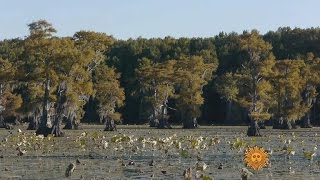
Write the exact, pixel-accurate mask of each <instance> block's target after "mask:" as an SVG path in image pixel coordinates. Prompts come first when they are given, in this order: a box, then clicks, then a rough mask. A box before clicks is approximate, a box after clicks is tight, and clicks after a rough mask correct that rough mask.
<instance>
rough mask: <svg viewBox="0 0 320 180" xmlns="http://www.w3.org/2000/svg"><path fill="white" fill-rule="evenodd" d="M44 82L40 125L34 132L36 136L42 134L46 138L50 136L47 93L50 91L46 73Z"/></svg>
mask: <svg viewBox="0 0 320 180" xmlns="http://www.w3.org/2000/svg"><path fill="white" fill-rule="evenodd" d="M46 76H47V78H46V81H45V91H44V97H43V104H42V116H41V118H40V125H39V127H38V129H37V131H36V134H37V135H39V134H42V135H44V136H48V135H49V134H51V119H50V115H49V109H50V105H49V91H50V80H49V78H48V72H47V73H46Z"/></svg>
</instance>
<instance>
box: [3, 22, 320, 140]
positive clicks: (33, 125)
mask: <svg viewBox="0 0 320 180" xmlns="http://www.w3.org/2000/svg"><path fill="white" fill-rule="evenodd" d="M28 28H29V31H30V34H29V35H28V36H27V37H25V38H23V39H20V38H15V39H6V40H2V41H0V127H2V128H11V126H12V124H18V123H21V122H28V123H29V127H28V129H31V130H36V133H37V134H43V135H45V136H47V135H48V134H54V135H55V136H61V135H62V130H61V129H62V128H64V129H76V128H79V127H80V126H81V123H82V122H85V123H105V125H106V127H105V130H115V129H116V125H115V124H116V123H124V124H149V125H150V126H151V127H157V128H171V125H172V124H182V125H183V128H196V127H197V126H198V124H204V125H206V124H208V125H212V124H213V125H249V128H248V132H247V134H248V135H249V136H259V135H260V131H259V129H260V128H264V126H265V125H272V126H273V128H276V129H291V128H296V127H297V126H300V127H302V128H311V127H312V126H314V125H318V124H319V122H320V120H319V118H320V117H319V115H320V112H319V98H318V96H319V95H318V91H319V87H320V58H319V57H320V28H308V29H300V28H294V29H291V28H289V27H281V28H279V29H278V30H277V31H269V32H268V33H266V34H264V35H262V34H259V32H258V31H256V30H252V31H244V32H243V33H242V34H238V33H223V32H222V33H220V34H218V35H216V36H214V37H208V38H178V39H177V38H173V37H165V38H152V39H145V38H137V39H128V40H117V39H115V38H114V37H112V36H110V35H107V34H105V33H100V32H93V31H79V32H76V33H75V34H74V35H73V36H72V37H57V36H55V33H56V29H55V28H54V27H53V26H52V25H51V24H50V23H49V22H47V21H45V20H39V21H35V22H32V23H30V24H29V25H28Z"/></svg>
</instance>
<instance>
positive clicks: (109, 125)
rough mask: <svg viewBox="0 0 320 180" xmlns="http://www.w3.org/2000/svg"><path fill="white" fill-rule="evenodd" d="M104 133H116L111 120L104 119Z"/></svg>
mask: <svg viewBox="0 0 320 180" xmlns="http://www.w3.org/2000/svg"><path fill="white" fill-rule="evenodd" d="M104 130H105V131H116V130H117V127H116V123H115V122H114V120H113V119H109V118H106V128H105V129H104Z"/></svg>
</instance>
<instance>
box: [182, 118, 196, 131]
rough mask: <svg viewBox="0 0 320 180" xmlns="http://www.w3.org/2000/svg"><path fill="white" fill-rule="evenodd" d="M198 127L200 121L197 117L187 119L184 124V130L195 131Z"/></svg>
mask: <svg viewBox="0 0 320 180" xmlns="http://www.w3.org/2000/svg"><path fill="white" fill-rule="evenodd" d="M197 127H198V121H197V118H195V117H190V118H187V120H186V121H185V122H184V123H183V128H184V129H194V128H197Z"/></svg>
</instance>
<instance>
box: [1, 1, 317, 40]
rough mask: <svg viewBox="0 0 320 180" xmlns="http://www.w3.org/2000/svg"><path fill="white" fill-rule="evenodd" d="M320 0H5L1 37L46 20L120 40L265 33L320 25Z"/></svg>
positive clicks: (65, 29)
mask: <svg viewBox="0 0 320 180" xmlns="http://www.w3.org/2000/svg"><path fill="white" fill-rule="evenodd" d="M319 8H320V1H319V0H220V1H218V0H0V24H1V26H0V39H5V38H15V37H21V38H23V37H24V36H26V35H28V28H27V24H28V23H31V22H32V21H35V20H38V19H46V20H47V21H49V22H51V23H52V24H53V25H54V27H55V28H56V29H57V30H58V35H59V36H72V35H73V34H74V33H75V32H76V31H79V30H92V31H98V32H105V33H107V34H111V35H113V36H114V37H115V38H118V39H128V38H130V37H132V38H136V37H139V36H142V37H146V38H150V37H165V36H168V35H169V36H173V37H207V36H214V35H216V34H218V33H219V32H221V31H224V32H232V31H235V32H242V31H243V30H251V29H253V28H255V29H258V30H259V31H260V32H261V33H265V32H267V31H268V30H276V29H277V28H278V27H279V26H290V27H301V28H306V27H318V26H319V25H320V18H319V17H320V14H319Z"/></svg>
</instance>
